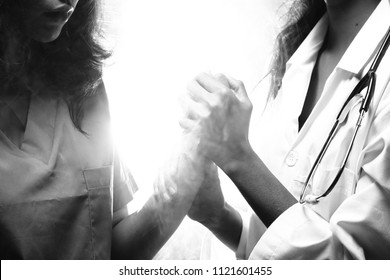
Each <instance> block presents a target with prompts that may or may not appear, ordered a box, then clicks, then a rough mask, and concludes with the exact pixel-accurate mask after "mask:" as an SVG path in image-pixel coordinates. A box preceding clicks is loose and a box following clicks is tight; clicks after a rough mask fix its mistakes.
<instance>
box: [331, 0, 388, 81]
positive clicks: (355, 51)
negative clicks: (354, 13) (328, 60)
mask: <svg viewBox="0 0 390 280" xmlns="http://www.w3.org/2000/svg"><path fill="white" fill-rule="evenodd" d="M389 15H390V4H389V0H382V1H381V2H380V3H379V4H378V6H377V8H376V9H375V10H374V12H373V13H372V14H371V16H370V17H369V18H368V20H367V21H366V23H365V24H364V25H363V27H362V29H361V30H360V31H359V33H358V34H357V35H356V37H355V39H354V40H353V41H352V43H351V44H350V46H349V47H348V49H347V51H346V52H345V54H344V55H343V57H342V58H341V60H340V61H339V63H338V65H337V66H336V67H337V68H340V69H343V70H346V71H348V72H351V73H354V74H356V75H360V76H362V75H363V73H362V72H363V69H364V68H365V66H366V65H367V64H368V63H369V62H370V60H371V59H372V58H373V50H375V49H377V48H378V47H379V45H380V42H381V41H382V39H383V37H384V35H385V34H386V31H387V29H388V27H389V25H390V16H389Z"/></svg>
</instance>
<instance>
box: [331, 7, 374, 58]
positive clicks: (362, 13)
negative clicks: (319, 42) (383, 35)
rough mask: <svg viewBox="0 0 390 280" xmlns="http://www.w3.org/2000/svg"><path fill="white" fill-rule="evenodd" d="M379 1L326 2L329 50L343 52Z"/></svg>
mask: <svg viewBox="0 0 390 280" xmlns="http://www.w3.org/2000/svg"><path fill="white" fill-rule="evenodd" d="M379 2H380V0H328V1H327V12H328V18H329V30H328V44H327V48H328V49H329V50H332V49H333V50H337V49H338V50H340V49H342V50H345V49H346V48H347V47H348V46H349V44H350V43H351V42H352V40H353V38H354V37H355V36H356V34H357V33H358V32H359V30H360V29H361V27H362V26H363V24H364V23H365V22H366V20H367V19H368V18H369V16H370V15H371V13H372V12H373V11H374V10H375V8H376V7H377V5H378V4H379Z"/></svg>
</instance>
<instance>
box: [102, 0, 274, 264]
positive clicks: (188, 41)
mask: <svg viewBox="0 0 390 280" xmlns="http://www.w3.org/2000/svg"><path fill="white" fill-rule="evenodd" d="M281 2H282V1H281V0H165V1H162V0H142V1H141V0H139V1H132V0H115V1H106V9H105V11H106V19H105V20H106V22H107V38H108V42H109V43H110V46H111V47H113V49H114V51H115V52H114V57H113V59H112V60H111V61H110V62H109V65H107V68H106V69H105V76H104V80H105V84H106V88H107V91H108V94H109V98H110V106H111V111H112V118H113V130H114V131H113V132H114V136H115V139H116V143H117V145H118V147H119V149H120V151H121V153H122V156H123V158H124V159H125V160H126V161H127V163H128V164H129V166H130V168H131V170H132V173H133V175H134V176H135V178H136V180H137V183H138V185H139V187H140V190H141V192H140V194H141V195H142V194H145V193H147V192H148V191H150V190H151V187H152V184H153V181H154V177H155V175H156V173H157V170H158V168H159V167H160V166H161V164H162V163H163V161H164V159H165V158H166V157H167V156H168V155H169V153H170V151H171V149H172V146H173V145H174V144H175V142H176V141H177V139H178V135H179V127H178V124H177V123H178V117H179V116H180V107H179V105H178V97H179V96H180V95H181V94H183V93H184V92H185V88H186V83H187V82H188V81H189V80H190V79H192V78H193V77H194V76H195V75H196V74H197V73H199V72H204V71H207V72H212V73H218V72H223V73H228V74H229V75H231V76H233V77H235V78H236V79H240V80H242V81H244V83H245V84H246V88H247V90H248V92H250V91H251V89H252V88H253V87H254V86H255V85H256V83H257V82H258V81H259V79H260V78H261V75H262V73H263V71H264V69H265V67H266V66H267V65H266V64H265V61H266V60H267V59H268V58H269V55H270V52H271V47H272V42H273V39H274V37H275V34H276V32H277V22H276V21H277V20H278V17H279V16H276V12H277V11H278V8H279V7H280V5H281ZM222 181H223V182H222V183H223V184H224V185H225V187H224V192H225V195H226V198H227V200H228V201H229V202H230V203H231V204H233V205H236V206H238V207H241V208H244V207H245V203H244V202H243V201H242V200H237V195H236V194H237V191H236V190H235V189H234V187H233V186H231V183H230V182H229V180H228V179H227V178H225V177H223V178H222ZM202 244H203V245H202ZM201 257H202V258H208V257H214V258H232V257H234V255H232V254H231V253H230V252H229V251H228V250H227V249H226V248H224V246H222V245H221V244H219V243H218V242H215V241H214V240H213V238H211V235H210V234H209V232H208V231H207V230H206V229H204V228H202V227H201V226H200V225H198V224H197V223H195V222H192V221H190V220H189V219H186V220H185V221H184V222H183V224H182V225H181V227H180V228H179V230H178V231H177V232H176V233H175V234H174V236H173V237H172V238H171V239H170V240H169V241H168V243H167V245H166V246H165V247H164V248H163V249H162V250H161V251H160V253H159V254H158V256H157V257H156V258H157V259H198V258H201Z"/></svg>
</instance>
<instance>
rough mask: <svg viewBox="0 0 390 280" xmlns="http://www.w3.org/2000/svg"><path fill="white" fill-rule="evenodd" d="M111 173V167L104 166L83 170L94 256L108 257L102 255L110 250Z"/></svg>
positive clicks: (98, 257) (96, 257)
mask: <svg viewBox="0 0 390 280" xmlns="http://www.w3.org/2000/svg"><path fill="white" fill-rule="evenodd" d="M112 173H113V167H112V166H111V165H110V166H104V167H100V168H94V169H86V170H83V176H84V180H85V185H86V188H87V191H88V206H89V215H90V227H91V241H92V247H93V251H94V258H95V259H101V258H109V257H110V256H106V255H102V254H103V253H105V252H110V248H111V244H110V240H111V238H107V236H111V230H112V222H111V221H112V211H113V210H112Z"/></svg>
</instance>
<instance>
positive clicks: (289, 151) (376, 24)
mask: <svg viewBox="0 0 390 280" xmlns="http://www.w3.org/2000/svg"><path fill="white" fill-rule="evenodd" d="M389 25H390V4H389V0H382V1H381V2H380V4H379V5H378V7H377V8H376V10H375V11H374V12H373V14H372V15H371V16H370V18H369V19H368V20H367V22H366V23H365V25H364V26H363V27H362V29H361V30H360V32H359V33H358V35H357V36H356V38H355V39H354V40H353V42H352V43H351V45H350V46H349V48H348V49H347V51H346V52H345V54H344V56H343V57H342V59H341V60H340V62H339V63H338V65H337V66H336V68H335V70H334V71H333V72H332V73H331V75H330V76H329V78H328V80H327V81H326V84H325V87H324V90H323V92H322V95H321V97H320V99H319V101H318V103H317V104H316V106H315V108H314V109H313V111H312V113H311V115H310V116H309V118H308V119H307V121H306V123H305V124H304V126H303V127H302V129H301V130H300V131H298V117H299V115H300V113H301V111H302V107H303V104H304V101H305V97H306V93H307V90H308V86H309V82H310V78H311V73H312V70H313V67H314V65H315V62H316V58H317V54H318V51H319V50H320V48H321V45H322V42H323V40H324V36H325V33H326V30H327V16H326V15H325V16H324V17H323V18H322V19H321V20H320V21H319V22H318V24H317V25H316V26H315V28H314V29H313V30H312V32H311V33H310V34H309V36H308V37H307V38H306V39H305V41H304V42H303V43H302V45H301V46H300V47H299V48H298V50H297V51H296V53H295V54H294V55H293V56H292V57H291V59H290V60H289V61H288V63H287V70H286V74H285V77H284V79H283V85H282V88H281V90H280V92H279V94H278V96H277V98H276V99H275V100H274V101H273V102H272V103H271V104H269V105H268V106H267V107H266V109H265V110H264V111H263V108H261V106H259V108H257V105H258V101H257V99H258V98H263V97H262V96H263V95H264V94H266V93H265V92H266V91H267V90H268V86H267V85H265V84H264V86H262V87H261V88H260V89H259V91H263V93H256V92H255V93H254V94H253V98H252V101H253V103H254V111H253V115H252V121H251V132H250V140H251V144H252V146H253V147H254V149H255V151H256V152H257V153H258V154H259V156H260V158H261V159H262V160H263V161H264V162H265V164H266V165H267V166H268V168H269V169H270V170H271V171H272V172H273V173H274V175H275V176H276V177H277V178H278V179H279V180H280V181H281V182H282V183H283V185H284V186H285V187H286V188H287V189H288V190H289V191H290V192H291V193H292V194H293V195H294V196H295V197H296V198H297V199H298V198H299V195H300V193H301V191H302V188H303V185H304V182H305V180H306V177H307V175H308V173H309V170H310V168H311V166H312V164H313V162H314V160H315V158H316V157H317V155H318V153H319V151H320V149H321V147H322V145H323V144H324V142H325V139H326V137H327V135H328V133H329V131H330V129H331V127H332V125H333V123H334V121H335V118H336V115H337V114H338V112H339V110H340V108H341V106H342V104H343V103H344V101H345V100H346V98H347V96H348V95H349V94H350V92H351V91H352V89H353V88H354V86H355V85H356V84H357V83H358V81H359V80H360V79H361V78H362V77H363V75H364V74H365V73H366V72H367V69H368V68H369V67H370V65H371V62H372V58H373V55H374V54H375V52H376V50H377V48H378V46H379V45H380V43H381V40H382V39H383V36H384V35H385V33H386V30H387V28H388V27H389ZM389 81H390V51H388V53H387V54H386V55H385V57H384V58H383V60H382V63H381V64H380V66H379V69H378V70H377V84H376V90H375V94H374V98H373V101H372V103H371V107H370V111H369V113H368V114H367V115H366V118H365V119H364V123H363V125H362V127H361V129H360V131H359V134H358V135H357V139H356V142H355V145H354V148H353V150H352V153H351V155H350V158H349V161H348V163H347V166H346V168H345V170H344V172H343V175H342V176H341V178H340V180H339V181H338V183H337V185H336V187H335V189H334V190H333V191H332V193H331V194H330V195H329V196H327V197H326V198H324V199H323V200H321V201H320V202H319V203H318V204H317V205H309V204H304V205H302V204H299V203H297V204H295V205H293V206H292V207H290V208H289V209H288V210H286V211H285V212H284V213H283V214H282V215H281V216H280V217H279V218H278V219H276V220H275V221H274V223H273V224H272V225H271V226H270V227H269V228H268V229H266V228H265V226H264V225H263V224H262V223H261V221H260V220H259V219H258V218H257V217H256V216H255V215H254V214H252V215H251V216H250V217H247V216H245V215H244V216H243V220H244V225H243V230H242V234H241V240H240V244H239V248H238V250H237V252H236V254H237V257H238V258H244V259H246V258H251V259H366V258H370V259H390V85H389ZM359 105H360V102H359V101H358V98H355V99H354V100H353V101H352V102H351V103H350V106H349V108H350V113H349V114H348V115H347V116H346V117H345V120H344V122H343V126H342V127H341V129H340V130H339V131H338V132H337V134H336V137H335V138H334V140H333V142H332V144H331V146H330V147H329V149H328V151H327V153H326V155H325V157H324V159H323V162H322V163H321V165H320V167H319V169H318V171H317V172H316V175H315V178H314V181H313V188H312V189H309V191H308V193H311V192H312V193H314V194H321V193H323V192H324V191H325V190H326V189H327V188H328V186H329V184H330V181H331V180H332V179H333V178H334V176H335V174H336V173H337V171H338V169H339V166H340V164H341V161H342V159H343V157H344V155H345V151H346V149H347V145H348V143H349V141H350V139H351V133H352V131H353V129H354V126H355V123H356V120H357V116H358V110H359Z"/></svg>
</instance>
